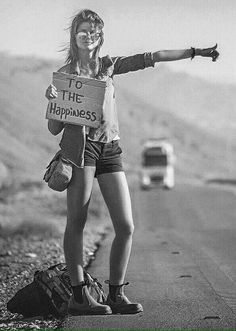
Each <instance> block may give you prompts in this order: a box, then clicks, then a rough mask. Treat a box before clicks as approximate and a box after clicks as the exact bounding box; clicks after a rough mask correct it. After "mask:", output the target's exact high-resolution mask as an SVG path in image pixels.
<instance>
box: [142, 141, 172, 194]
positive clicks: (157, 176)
mask: <svg viewBox="0 0 236 331" xmlns="http://www.w3.org/2000/svg"><path fill="white" fill-rule="evenodd" d="M174 163H175V156H174V148H173V146H172V144H171V143H170V142H168V140H166V139H163V138H162V139H149V140H147V141H146V142H145V144H144V145H143V151H142V168H141V172H140V182H141V183H140V184H141V189H149V188H151V187H154V186H157V185H161V186H162V187H163V188H165V189H172V188H173V187H174V185H175V180H174Z"/></svg>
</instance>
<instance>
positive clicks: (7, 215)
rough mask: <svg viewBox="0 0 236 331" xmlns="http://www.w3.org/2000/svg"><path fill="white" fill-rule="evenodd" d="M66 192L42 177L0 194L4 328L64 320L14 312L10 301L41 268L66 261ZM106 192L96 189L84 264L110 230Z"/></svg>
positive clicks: (48, 324) (43, 325) (45, 325)
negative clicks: (45, 182) (46, 183)
mask: <svg viewBox="0 0 236 331" xmlns="http://www.w3.org/2000/svg"><path fill="white" fill-rule="evenodd" d="M65 208H66V202H65V194H64V193H63V194H58V193H54V192H52V191H50V190H49V189H48V188H47V187H45V186H44V185H41V184H39V183H28V184H27V185H23V186H22V185H21V186H19V187H18V188H16V187H10V188H8V189H7V190H5V191H4V190H2V192H1V194H0V217H1V218H0V296H1V303H0V314H1V317H0V329H1V330H18V329H19V328H24V329H32V330H38V329H49V328H50V329H51V328H52V329H55V328H57V325H58V323H59V320H57V319H55V318H53V317H51V318H49V319H48V320H45V319H43V318H42V317H41V316H37V317H35V318H31V319H26V318H24V317H23V316H22V315H18V314H11V313H10V312H9V311H7V309H6V304H7V302H8V301H9V300H10V298H11V297H13V296H14V294H15V293H16V292H17V291H18V290H19V289H21V288H22V287H24V286H26V285H27V284H29V283H30V282H32V280H33V275H34V272H35V271H36V270H42V269H46V268H48V267H49V266H51V265H54V264H56V263H59V262H64V256H63V248H62V247H63V246H62V242H63V231H64V227H65V218H66V217H65V216H66V209H65ZM110 229H111V228H110V225H109V222H108V214H107V212H106V209H105V206H104V203H103V201H102V198H101V196H100V194H99V192H98V190H96V188H95V191H94V193H93V196H92V199H91V203H90V211H89V216H88V222H87V224H86V228H85V238H84V266H88V264H89V263H90V262H91V261H92V260H93V259H94V258H95V253H96V250H97V249H98V247H99V244H100V243H101V241H102V240H103V238H104V236H105V235H106V234H107V233H108V232H109V231H110Z"/></svg>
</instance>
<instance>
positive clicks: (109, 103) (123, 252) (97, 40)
mask: <svg viewBox="0 0 236 331" xmlns="http://www.w3.org/2000/svg"><path fill="white" fill-rule="evenodd" d="M103 27H104V23H103V21H102V19H101V18H100V17H99V16H98V15H97V14H96V13H94V12H93V11H90V10H87V9H86V10H82V11H80V12H79V13H78V14H77V15H76V16H75V17H74V19H73V21H72V25H71V28H70V46H69V50H68V57H67V61H66V63H67V64H66V65H65V66H64V67H63V68H61V69H60V70H59V71H60V72H64V73H70V74H78V75H81V76H83V77H90V78H95V79H101V80H106V81H107V82H108V84H107V85H108V88H107V91H106V95H105V100H106V102H105V107H104V109H103V115H102V121H101V124H100V126H99V128H98V129H89V128H87V127H86V128H85V127H82V126H76V125H68V124H64V123H62V122H58V121H55V120H49V122H48V127H49V130H50V132H51V133H52V134H54V135H56V134H58V133H59V132H61V131H62V130H63V129H64V132H63V137H62V141H61V143H60V146H61V148H62V152H63V153H64V156H66V157H67V158H68V159H69V160H71V162H72V163H73V165H74V167H73V176H72V180H71V182H70V185H69V186H68V189H67V226H66V230H65V236H64V253H65V260H66V264H67V267H68V271H69V274H70V279H71V284H72V289H73V295H72V297H71V300H70V302H69V312H70V313H73V314H77V315H80V314H110V313H112V312H113V313H126V314H127V313H130V314H132V313H138V312H141V311H142V310H143V308H142V306H141V304H139V303H132V302H130V301H129V300H128V298H127V297H126V296H125V295H124V285H127V283H124V280H125V274H126V269H127V264H128V261H129V257H130V251H131V244H132V235H133V231H134V224H133V217H132V210H131V201H130V194H129V189H128V185H127V181H126V177H125V173H124V171H123V168H122V160H121V149H120V147H119V129H118V122H117V114H116V109H115V103H114V102H115V97H114V86H113V82H112V78H113V76H114V75H116V74H122V73H127V72H129V71H136V70H139V69H144V68H146V67H150V66H154V64H155V63H156V62H163V61H175V60H182V59H187V58H191V59H193V58H194V57H195V56H203V57H210V58H211V59H212V60H213V61H216V59H217V57H218V55H219V53H218V52H217V51H216V47H217V45H216V46H214V47H210V48H206V49H195V48H190V49H184V50H167V51H157V52H153V53H151V52H150V53H144V54H137V55H134V56H129V57H113V58H110V57H109V56H106V57H104V58H99V51H100V48H101V46H102V44H103ZM46 97H47V98H48V99H49V100H50V99H52V98H55V97H57V91H56V87H55V86H53V85H50V86H49V87H48V89H47V91H46ZM94 177H97V180H98V183H99V186H100V189H101V192H102V195H103V197H104V200H105V202H106V205H107V207H108V209H109V213H110V216H111V220H112V223H113V226H114V230H115V238H114V240H113V243H112V247H111V252H110V275H109V295H108V299H107V304H106V305H101V304H98V303H97V302H95V301H94V300H93V298H92V297H91V296H90V295H89V293H88V290H87V286H86V283H85V282H84V276H83V229H84V226H85V223H86V218H87V211H88V206H89V201H90V197H91V192H92V186H93V179H94Z"/></svg>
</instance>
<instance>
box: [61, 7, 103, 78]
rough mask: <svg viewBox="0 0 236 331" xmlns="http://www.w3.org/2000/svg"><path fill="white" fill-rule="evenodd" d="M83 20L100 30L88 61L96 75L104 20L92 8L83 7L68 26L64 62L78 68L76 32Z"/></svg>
mask: <svg viewBox="0 0 236 331" xmlns="http://www.w3.org/2000/svg"><path fill="white" fill-rule="evenodd" d="M83 22H89V23H92V24H94V27H95V28H98V29H99V30H101V33H100V42H99V44H98V46H97V47H96V48H95V50H94V53H93V58H92V61H91V63H90V67H91V69H93V70H94V72H95V75H97V74H98V71H99V51H100V48H101V46H102V44H103V42H104V36H103V31H102V29H103V27H104V22H103V20H102V19H101V18H100V17H99V16H98V14H96V13H95V12H93V11H92V10H89V9H83V10H81V11H80V12H79V13H78V14H77V15H76V16H75V17H74V18H73V20H72V23H71V26H70V28H69V29H70V44H69V47H68V48H67V57H66V63H67V64H72V65H74V66H75V67H77V69H79V68H78V64H79V63H78V62H79V50H78V46H77V43H76V33H77V31H78V27H79V25H80V24H81V23H83Z"/></svg>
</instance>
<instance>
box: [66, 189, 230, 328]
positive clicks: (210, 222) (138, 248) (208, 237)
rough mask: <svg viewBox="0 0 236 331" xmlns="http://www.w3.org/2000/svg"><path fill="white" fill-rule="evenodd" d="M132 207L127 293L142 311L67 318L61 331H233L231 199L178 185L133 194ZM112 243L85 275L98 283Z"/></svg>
mask: <svg viewBox="0 0 236 331" xmlns="http://www.w3.org/2000/svg"><path fill="white" fill-rule="evenodd" d="M132 201H133V209H134V216H135V225H136V231H135V236H134V244H133V250H132V256H131V260H130V264H129V269H128V274H127V280H128V281H130V285H129V286H127V287H126V293H127V295H128V296H129V297H130V298H132V299H135V300H137V301H138V302H141V303H142V305H143V307H144V312H143V313H140V314H138V315H112V316H78V317H68V318H66V320H65V321H64V323H63V325H62V327H63V328H67V329H69V328H70V329H72V328H77V329H82V328H91V329H93V328H94V329H112V328H113V329H125V328H126V329H137V328H140V329H160V328H165V329H172V328H181V329H184V328H188V329H190V328H209V329H210V328H211V329H223V328H224V329H226V328H231V329H232V328H235V329H236V286H235V283H236V263H235V262H236V249H235V245H236V222H235V218H236V203H235V201H236V195H235V194H234V193H232V192H227V191H224V190H221V189H218V188H213V187H201V186H191V185H179V186H176V188H175V189H174V190H173V191H162V190H158V189H154V190H151V191H140V190H139V189H138V188H136V189H134V190H133V192H132ZM111 240H112V235H110V236H108V237H107V238H106V240H105V241H104V243H103V245H102V247H101V248H100V250H99V252H98V254H97V257H96V260H95V261H94V263H93V265H92V268H91V269H90V271H91V273H92V274H94V275H96V276H97V277H98V279H99V280H104V279H106V278H107V275H108V252H109V246H110V243H111ZM105 286H106V285H105ZM106 289H107V288H106Z"/></svg>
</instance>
